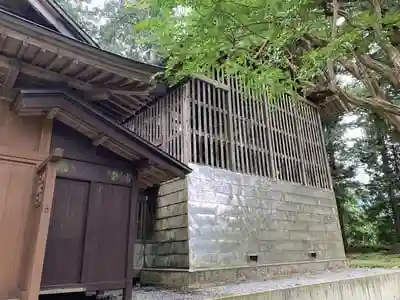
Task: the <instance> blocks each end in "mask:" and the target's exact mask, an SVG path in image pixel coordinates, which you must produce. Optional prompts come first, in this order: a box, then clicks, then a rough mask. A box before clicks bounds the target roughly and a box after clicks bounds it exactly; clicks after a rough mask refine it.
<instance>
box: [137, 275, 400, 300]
mask: <svg viewBox="0 0 400 300" xmlns="http://www.w3.org/2000/svg"><path fill="white" fill-rule="evenodd" d="M396 272H397V273H400V270H398V269H347V270H336V271H326V272H323V273H317V274H307V275H305V274H303V275H298V276H293V277H290V278H285V279H279V280H268V281H251V282H240V283H236V284H227V285H221V286H216V287H209V288H203V289H194V290H191V291H188V292H187V293H183V292H181V291H174V290H166V289H160V288H154V287H141V288H136V289H134V292H133V295H134V296H133V299H134V300H155V299H173V300H186V299H188V300H189V299H190V300H205V299H213V298H215V297H223V296H233V295H240V294H250V293H257V292H264V291H271V290H276V289H285V288H292V287H296V286H299V285H311V284H320V283H325V282H332V281H339V280H345V279H351V278H357V277H364V276H371V275H378V274H383V273H396Z"/></svg>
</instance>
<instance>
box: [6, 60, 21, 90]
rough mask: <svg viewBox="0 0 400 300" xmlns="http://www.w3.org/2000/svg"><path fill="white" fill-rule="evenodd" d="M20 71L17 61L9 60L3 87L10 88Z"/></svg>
mask: <svg viewBox="0 0 400 300" xmlns="http://www.w3.org/2000/svg"><path fill="white" fill-rule="evenodd" d="M19 71H20V66H19V63H18V61H17V60H11V61H10V62H9V65H8V73H7V75H6V78H5V79H4V86H5V87H7V88H12V87H13V86H14V83H15V81H17V78H18V75H19Z"/></svg>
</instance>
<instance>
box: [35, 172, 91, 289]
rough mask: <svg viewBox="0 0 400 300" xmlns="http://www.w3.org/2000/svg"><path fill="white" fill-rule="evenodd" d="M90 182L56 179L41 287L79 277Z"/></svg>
mask: <svg viewBox="0 0 400 300" xmlns="http://www.w3.org/2000/svg"><path fill="white" fill-rule="evenodd" d="M89 186H90V185H89V183H88V182H84V181H76V180H71V179H62V178H57V179H56V187H55V191H54V204H53V209H52V215H51V220H50V228H49V235H48V238H47V246H46V254H45V260H44V267H43V275H42V286H51V285H62V284H74V283H79V282H80V280H81V271H82V258H83V243H84V239H85V226H86V213H87V201H88V196H89Z"/></svg>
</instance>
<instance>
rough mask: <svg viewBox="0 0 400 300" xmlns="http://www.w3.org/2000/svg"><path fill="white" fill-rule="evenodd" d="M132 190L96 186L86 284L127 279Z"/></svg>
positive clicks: (87, 246) (86, 256)
mask: <svg viewBox="0 0 400 300" xmlns="http://www.w3.org/2000/svg"><path fill="white" fill-rule="evenodd" d="M130 193H131V188H130V187H124V186H117V185H110V184H100V183H95V184H93V186H92V187H91V195H90V200H89V209H88V221H87V232H86V241H85V254H84V264H83V278H82V280H83V281H84V282H91V283H94V282H99V283H100V282H116V281H124V280H125V277H126V275H125V272H126V266H125V263H126V256H127V247H128V245H127V243H128V229H129V228H128V227H129V210H130Z"/></svg>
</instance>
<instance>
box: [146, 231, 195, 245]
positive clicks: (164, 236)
mask: <svg viewBox="0 0 400 300" xmlns="http://www.w3.org/2000/svg"><path fill="white" fill-rule="evenodd" d="M186 240H188V229H187V228H178V229H171V230H163V231H157V232H155V233H154V235H153V241H155V242H160V243H162V242H172V241H186Z"/></svg>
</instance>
